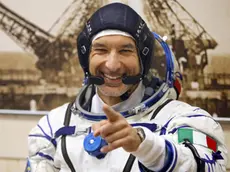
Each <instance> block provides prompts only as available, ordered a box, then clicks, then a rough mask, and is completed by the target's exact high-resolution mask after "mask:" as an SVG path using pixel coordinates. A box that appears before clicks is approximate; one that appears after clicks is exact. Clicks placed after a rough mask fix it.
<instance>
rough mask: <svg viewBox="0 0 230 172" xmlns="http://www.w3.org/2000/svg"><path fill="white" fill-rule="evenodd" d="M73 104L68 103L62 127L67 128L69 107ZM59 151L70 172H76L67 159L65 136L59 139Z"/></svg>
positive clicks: (69, 115)
mask: <svg viewBox="0 0 230 172" xmlns="http://www.w3.org/2000/svg"><path fill="white" fill-rule="evenodd" d="M73 103H74V102H72V103H69V105H68V107H67V110H66V113H65V119H64V126H69V123H70V119H71V107H72V106H73ZM61 150H62V155H63V158H64V160H65V162H66V163H67V165H68V166H69V168H70V170H71V172H76V171H75V169H74V166H73V164H72V162H71V160H70V158H69V155H68V152H67V149H66V135H64V136H62V138H61Z"/></svg>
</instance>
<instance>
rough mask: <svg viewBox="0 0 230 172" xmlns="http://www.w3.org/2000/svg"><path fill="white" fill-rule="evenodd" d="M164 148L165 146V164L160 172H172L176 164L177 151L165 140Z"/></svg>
mask: <svg viewBox="0 0 230 172" xmlns="http://www.w3.org/2000/svg"><path fill="white" fill-rule="evenodd" d="M165 146H166V150H167V151H166V153H167V155H166V158H165V164H164V167H163V168H162V169H161V170H160V172H166V171H169V172H171V171H173V170H174V168H175V166H176V162H177V151H176V148H175V146H174V145H173V144H172V143H170V142H169V141H168V140H165Z"/></svg>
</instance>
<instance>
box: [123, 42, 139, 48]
mask: <svg viewBox="0 0 230 172" xmlns="http://www.w3.org/2000/svg"><path fill="white" fill-rule="evenodd" d="M121 47H122V48H128V49H136V47H135V46H134V45H133V44H131V43H128V44H124V45H122V46H121Z"/></svg>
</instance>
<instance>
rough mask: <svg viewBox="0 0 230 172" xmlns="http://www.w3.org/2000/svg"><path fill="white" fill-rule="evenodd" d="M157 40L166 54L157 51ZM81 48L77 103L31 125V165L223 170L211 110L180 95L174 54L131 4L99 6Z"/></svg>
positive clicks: (45, 170)
mask: <svg viewBox="0 0 230 172" xmlns="http://www.w3.org/2000/svg"><path fill="white" fill-rule="evenodd" d="M156 41H157V42H159V44H160V45H161V46H162V47H163V50H164V52H165V57H164V59H162V57H157V56H154V51H155V42H156ZM77 48H78V57H79V61H80V64H81V67H82V69H83V71H84V74H85V80H84V86H83V87H82V89H81V91H80V92H79V94H78V95H77V97H76V100H75V101H74V102H72V103H67V104H64V105H63V106H60V107H57V108H56V109H53V110H52V111H51V112H50V113H49V114H48V115H47V116H45V117H43V118H42V119H41V120H40V121H39V123H38V125H37V126H35V127H34V128H33V129H32V131H31V132H30V134H29V157H28V163H27V167H28V168H27V169H31V171H32V172H58V171H60V172H70V171H71V172H108V171H109V172H113V171H114V172H115V171H119V172H120V171H124V172H130V171H132V172H138V171H148V172H151V171H161V172H166V171H176V172H184V171H189V172H190V171H198V172H202V171H218V172H221V171H225V170H226V163H227V159H226V158H227V151H226V147H225V145H224V137H223V131H222V129H221V126H220V125H219V124H218V123H217V122H216V121H215V120H214V119H212V117H211V116H210V115H209V114H208V113H207V112H206V111H204V110H202V109H200V108H197V107H193V106H190V105H188V104H186V103H183V102H181V101H178V100H176V99H177V98H178V96H179V94H180V90H181V84H180V83H181V79H182V78H181V75H180V72H179V71H178V69H177V64H176V61H175V59H174V56H173V54H172V52H171V50H170V48H169V46H168V45H167V44H166V43H165V42H164V41H163V40H162V39H161V37H160V36H159V35H157V34H156V33H152V32H151V31H150V30H149V28H148V27H147V25H146V23H145V22H144V21H143V20H142V18H141V17H140V16H139V15H138V14H137V13H136V12H135V11H134V10H133V9H132V8H130V7H129V6H127V5H124V4H121V3H112V4H109V5H106V6H104V7H102V8H100V9H99V10H98V11H96V12H95V13H94V14H93V15H92V16H91V18H90V19H89V20H88V21H87V23H86V26H85V27H84V28H83V30H82V32H81V33H80V34H79V36H78V39H77ZM162 63H163V64H162ZM156 64H159V65H156Z"/></svg>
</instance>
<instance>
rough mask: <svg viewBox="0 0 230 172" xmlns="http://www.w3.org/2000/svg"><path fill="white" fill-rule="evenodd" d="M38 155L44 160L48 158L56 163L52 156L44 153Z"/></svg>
mask: <svg viewBox="0 0 230 172" xmlns="http://www.w3.org/2000/svg"><path fill="white" fill-rule="evenodd" d="M36 155H39V156H40V157H43V158H46V159H48V160H51V161H54V159H53V158H52V157H51V156H50V155H47V154H44V153H42V152H37V153H36Z"/></svg>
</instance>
